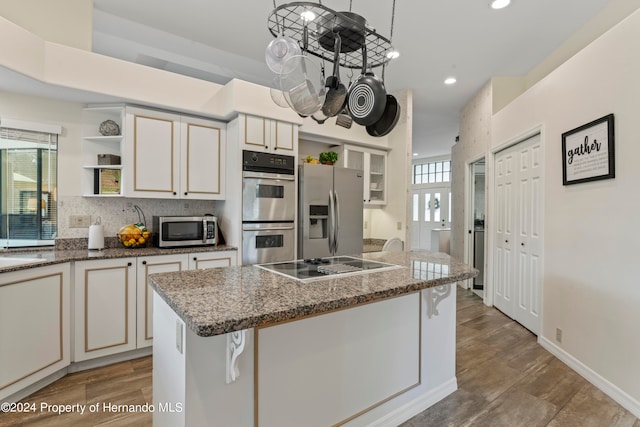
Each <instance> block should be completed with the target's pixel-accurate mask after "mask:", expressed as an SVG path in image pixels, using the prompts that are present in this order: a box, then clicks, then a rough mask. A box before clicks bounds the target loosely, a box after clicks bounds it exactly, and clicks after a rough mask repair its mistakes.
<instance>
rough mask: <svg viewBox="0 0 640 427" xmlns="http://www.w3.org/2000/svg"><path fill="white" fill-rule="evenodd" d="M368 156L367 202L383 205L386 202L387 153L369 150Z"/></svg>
mask: <svg viewBox="0 0 640 427" xmlns="http://www.w3.org/2000/svg"><path fill="white" fill-rule="evenodd" d="M367 156H368V162H367V163H368V167H367V172H368V176H369V178H368V185H369V188H368V193H369V196H368V197H367V203H368V204H370V205H384V204H386V203H387V191H386V189H387V182H386V181H387V153H384V152H369V153H367Z"/></svg>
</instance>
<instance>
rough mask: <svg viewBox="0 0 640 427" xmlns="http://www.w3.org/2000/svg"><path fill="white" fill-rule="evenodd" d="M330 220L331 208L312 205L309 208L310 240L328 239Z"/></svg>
mask: <svg viewBox="0 0 640 427" xmlns="http://www.w3.org/2000/svg"><path fill="white" fill-rule="evenodd" d="M328 220H329V206H327V205H310V206H309V238H310V239H326V238H327V221H328Z"/></svg>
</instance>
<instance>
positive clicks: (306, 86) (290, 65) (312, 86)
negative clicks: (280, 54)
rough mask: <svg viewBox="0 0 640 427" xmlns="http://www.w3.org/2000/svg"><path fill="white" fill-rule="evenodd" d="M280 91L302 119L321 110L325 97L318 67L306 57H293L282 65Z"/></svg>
mask: <svg viewBox="0 0 640 427" xmlns="http://www.w3.org/2000/svg"><path fill="white" fill-rule="evenodd" d="M306 51H307V27H306V26H305V27H304V36H303V53H306ZM280 89H281V90H282V92H284V97H285V100H286V101H287V104H289V107H291V109H293V111H295V112H296V113H298V114H299V115H300V116H302V117H307V116H310V115H312V114H313V113H315V112H316V111H318V110H319V109H321V108H322V105H323V104H324V99H325V96H326V89H325V86H324V78H323V76H322V74H321V72H320V67H319V66H318V64H316V63H315V62H314V61H313V60H311V58H309V57H308V56H307V55H304V54H303V55H294V56H292V57H291V58H289V59H287V60H286V61H285V62H284V64H282V69H281V70H280Z"/></svg>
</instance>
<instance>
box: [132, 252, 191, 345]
mask: <svg viewBox="0 0 640 427" xmlns="http://www.w3.org/2000/svg"><path fill="white" fill-rule="evenodd" d="M186 269H187V254H181V255H158V256H148V257H141V258H138V264H137V268H136V276H137V280H136V289H137V300H136V306H137V321H136V331H137V334H136V335H137V343H136V347H137V348H142V347H148V346H150V345H151V344H153V289H152V288H151V287H149V283H148V277H149V274H154V273H168V272H172V271H183V270H186Z"/></svg>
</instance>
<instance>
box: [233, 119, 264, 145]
mask: <svg viewBox="0 0 640 427" xmlns="http://www.w3.org/2000/svg"><path fill="white" fill-rule="evenodd" d="M268 126H269V122H268V120H267V119H264V118H262V117H255V116H245V117H244V139H241V140H240V141H241V142H242V148H243V149H245V150H250V151H269V138H270V131H269V128H268Z"/></svg>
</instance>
